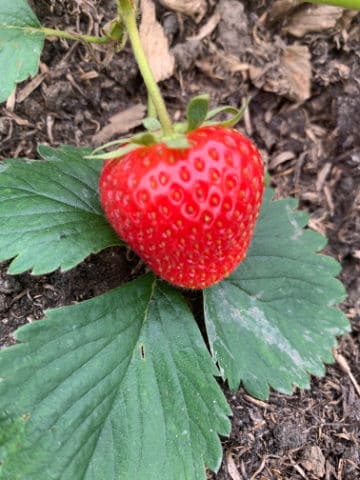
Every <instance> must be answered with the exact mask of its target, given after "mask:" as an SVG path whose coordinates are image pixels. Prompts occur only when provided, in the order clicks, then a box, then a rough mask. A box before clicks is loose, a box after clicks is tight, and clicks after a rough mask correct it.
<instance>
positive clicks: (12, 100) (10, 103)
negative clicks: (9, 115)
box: [6, 87, 16, 112]
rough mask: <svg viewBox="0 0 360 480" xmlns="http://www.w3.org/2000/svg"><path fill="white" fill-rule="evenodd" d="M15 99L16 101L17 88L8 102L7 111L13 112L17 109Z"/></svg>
mask: <svg viewBox="0 0 360 480" xmlns="http://www.w3.org/2000/svg"><path fill="white" fill-rule="evenodd" d="M15 99H16V87H15V88H14V90H13V91H12V93H11V95H10V96H9V97H8V99H7V100H6V110H8V111H9V112H13V111H14V108H15V103H16V102H15Z"/></svg>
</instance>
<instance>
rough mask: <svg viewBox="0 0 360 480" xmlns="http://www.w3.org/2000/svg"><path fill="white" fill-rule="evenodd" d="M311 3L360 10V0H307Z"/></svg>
mask: <svg viewBox="0 0 360 480" xmlns="http://www.w3.org/2000/svg"><path fill="white" fill-rule="evenodd" d="M307 1H308V2H311V3H324V4H325V5H334V6H337V7H343V8H349V9H350V10H360V0H307Z"/></svg>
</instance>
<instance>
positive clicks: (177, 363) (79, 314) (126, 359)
mask: <svg viewBox="0 0 360 480" xmlns="http://www.w3.org/2000/svg"><path fill="white" fill-rule="evenodd" d="M16 336H17V339H18V340H19V341H20V342H22V343H20V344H18V345H16V346H13V347H10V348H8V349H5V350H4V351H2V352H1V353H0V372H1V375H2V377H3V378H4V381H3V382H2V383H0V411H2V410H4V409H6V410H7V412H8V415H9V416H11V417H19V416H22V415H24V413H27V414H28V421H27V422H26V425H25V438H24V440H23V441H22V442H20V443H19V445H18V451H17V452H15V453H13V454H9V455H7V456H5V458H4V459H3V477H1V478H3V479H4V480H16V479H21V480H22V479H26V480H49V479H58V480H69V479H74V480H75V479H76V480H77V479H82V480H100V479H106V480H134V479H136V478H139V479H140V478H144V479H145V478H146V480H159V479H166V480H180V479H181V480H197V479H203V480H205V471H204V464H206V465H207V466H209V467H210V468H211V469H213V470H216V469H217V468H218V467H219V465H220V462H221V456H222V454H221V444H220V441H219V438H218V433H220V434H223V435H227V434H228V433H229V430H230V424H229V419H228V418H227V415H228V414H230V410H229V406H228V405H227V403H226V400H225V398H224V396H223V394H222V392H221V389H220V387H219V386H218V384H217V383H216V381H215V379H214V377H213V375H217V373H218V371H217V369H216V368H215V365H214V364H213V362H212V359H211V357H210V355H209V353H208V350H207V348H206V346H205V343H204V341H203V339H202V337H201V334H200V332H199V330H198V328H197V326H196V323H195V322H194V319H193V317H192V315H191V313H190V311H189V309H188V307H187V305H186V304H185V302H184V301H183V299H182V298H181V296H180V294H179V293H178V292H176V290H175V289H173V288H172V287H170V286H169V285H167V284H164V283H157V282H156V281H155V279H154V277H153V276H152V275H147V276H144V277H142V278H140V279H138V280H136V281H134V282H132V283H129V284H126V285H124V286H121V287H119V288H117V289H114V290H112V291H110V292H107V293H106V294H104V295H102V296H99V297H96V298H94V299H92V300H88V301H85V302H83V303H80V304H77V305H72V306H69V307H64V308H61V309H56V310H50V311H48V312H47V319H46V320H41V321H38V322H34V323H32V324H28V325H26V326H25V327H22V328H21V329H20V330H18V332H17V334H16Z"/></svg>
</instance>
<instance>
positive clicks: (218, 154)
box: [99, 126, 264, 289]
mask: <svg viewBox="0 0 360 480" xmlns="http://www.w3.org/2000/svg"><path fill="white" fill-rule="evenodd" d="M187 137H188V141H189V143H190V145H191V147H190V148H188V149H173V148H169V147H167V146H166V145H165V144H164V143H159V144H156V145H151V146H144V147H139V148H138V149H136V150H133V151H131V152H130V153H128V154H126V155H124V156H123V157H121V158H120V159H115V160H109V161H106V162H105V165H104V168H103V171H102V173H101V177H100V184H99V186H100V194H101V203H102V206H103V209H104V211H105V213H106V216H107V218H108V220H109V222H110V223H111V225H112V226H113V227H114V229H115V230H116V232H117V233H118V234H119V235H120V237H121V238H122V239H124V240H125V241H126V242H127V243H128V244H129V245H130V246H131V248H132V249H133V250H135V252H137V253H138V254H139V255H140V256H141V257H142V258H143V259H144V260H145V262H146V263H147V264H148V265H149V266H150V267H151V268H152V270H153V271H154V272H155V273H156V274H158V275H159V276H160V277H162V278H164V279H165V280H167V281H169V282H170V283H172V284H175V285H179V286H182V287H187V288H194V289H202V288H206V287H209V286H210V285H213V284H214V283H216V282H218V281H220V280H222V279H223V278H224V277H226V276H227V275H229V273H231V272H232V271H233V270H234V269H235V267H236V266H237V265H238V264H239V262H241V260H243V259H244V257H245V255H246V251H247V249H248V247H249V244H250V240H251V237H252V234H253V231H254V226H255V221H256V218H257V216H258V213H259V209H260V205H261V201H262V195H263V190H264V168H263V164H262V160H261V157H260V154H259V152H258V150H257V149H256V148H255V146H254V145H253V144H252V143H251V141H250V140H249V139H247V138H246V137H244V136H243V135H241V134H240V133H239V132H237V131H236V130H233V129H227V128H223V127H220V126H211V127H200V128H198V129H197V130H194V131H192V132H191V133H189V134H188V135H187Z"/></svg>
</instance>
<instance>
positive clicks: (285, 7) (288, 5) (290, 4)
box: [267, 0, 302, 24]
mask: <svg viewBox="0 0 360 480" xmlns="http://www.w3.org/2000/svg"><path fill="white" fill-rule="evenodd" d="M301 2H302V0H275V1H274V2H272V5H271V6H270V7H269V12H268V17H267V21H268V22H269V23H270V24H274V23H276V22H279V21H282V20H283V19H284V18H286V17H287V16H288V15H290V14H291V12H292V11H293V10H294V9H295V8H296V7H297V6H298V5H300V4H301Z"/></svg>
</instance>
